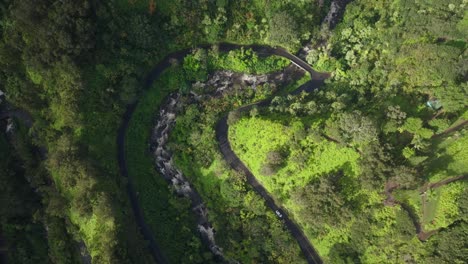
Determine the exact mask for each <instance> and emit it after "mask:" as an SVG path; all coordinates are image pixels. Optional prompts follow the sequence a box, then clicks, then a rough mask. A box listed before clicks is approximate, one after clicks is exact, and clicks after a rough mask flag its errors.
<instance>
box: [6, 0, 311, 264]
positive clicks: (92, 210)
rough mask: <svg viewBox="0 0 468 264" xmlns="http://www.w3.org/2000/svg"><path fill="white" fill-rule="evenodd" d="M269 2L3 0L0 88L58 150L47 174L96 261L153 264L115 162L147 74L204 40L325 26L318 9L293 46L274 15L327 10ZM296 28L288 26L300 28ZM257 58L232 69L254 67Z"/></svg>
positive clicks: (250, 39)
mask: <svg viewBox="0 0 468 264" xmlns="http://www.w3.org/2000/svg"><path fill="white" fill-rule="evenodd" d="M266 2H267V1H255V2H252V1H216V3H208V2H206V1H196V2H187V1H158V2H157V3H155V2H154V1H146V0H138V1H126V0H122V1H105V2H102V1H88V0H83V1H53V0H40V1H32V0H31V1H29V0H27V1H19V0H9V1H4V2H3V3H2V4H1V27H0V29H1V30H0V34H1V43H0V64H1V74H0V84H1V87H0V89H1V90H2V91H5V92H6V94H7V99H8V100H9V101H10V102H11V103H13V104H15V105H16V106H17V107H21V108H23V109H26V110H28V111H29V112H30V113H31V114H32V115H33V117H34V120H35V127H34V131H35V132H36V136H37V139H36V141H37V143H38V144H39V145H42V146H45V147H46V148H47V150H48V152H49V155H48V160H47V166H46V167H47V170H48V172H49V173H48V174H49V175H50V176H47V177H52V178H53V180H54V182H55V184H56V185H57V189H58V190H59V191H60V196H61V197H63V198H64V199H65V200H66V203H65V206H64V207H63V208H62V210H61V211H60V216H61V217H64V218H66V219H68V221H66V222H67V226H69V227H70V228H69V229H70V230H72V232H73V233H74V237H75V238H76V239H77V240H79V241H80V240H81V239H82V240H83V241H84V242H85V244H86V246H87V248H88V251H89V252H90V254H91V256H92V258H93V262H96V263H115V262H119V263H122V262H136V263H142V262H149V261H150V259H149V256H148V254H147V252H146V251H145V250H144V248H145V247H144V246H143V242H142V241H141V240H140V238H139V233H138V231H137V228H136V226H135V224H134V221H133V219H132V217H130V216H131V215H132V214H131V210H130V207H129V205H128V202H127V198H126V195H125V191H124V190H125V182H124V181H122V180H121V179H120V178H119V175H118V170H117V168H118V166H117V163H116V159H115V157H116V144H115V138H116V131H117V128H118V126H119V122H120V116H121V114H122V113H123V110H124V107H125V104H126V103H129V102H132V101H134V100H135V98H136V97H137V95H138V94H139V93H140V90H141V87H142V85H141V82H140V80H142V79H143V76H144V75H145V74H146V73H147V72H148V71H149V69H151V67H152V66H153V65H154V64H156V62H158V61H159V59H161V58H162V57H164V56H165V55H166V54H168V53H170V52H171V51H174V50H177V49H180V48H186V47H191V46H193V45H195V44H197V43H206V42H216V41H221V40H227V41H232V42H238V43H254V42H255V43H270V42H271V43H275V44H276V43H277V44H284V45H285V46H289V47H290V48H292V47H298V44H299V40H305V39H307V36H310V34H311V33H312V31H313V30H315V28H314V27H313V25H314V23H315V22H317V21H319V16H318V15H317V16H313V15H310V16H308V19H307V23H304V24H301V25H300V26H297V28H300V33H301V34H299V35H297V36H295V37H296V39H295V40H294V44H293V45H288V43H279V42H278V41H281V40H277V39H275V38H274V37H272V38H270V35H271V34H270V30H269V24H270V22H271V21H270V18H271V17H272V16H273V15H275V14H276V13H279V12H280V11H282V10H285V9H286V8H291V9H292V10H295V11H297V12H294V16H296V15H297V17H294V21H292V20H291V18H289V17H288V16H287V15H282V16H281V17H278V19H279V20H280V19H287V20H288V21H289V22H292V23H293V24H296V25H299V23H298V19H299V18H300V17H299V14H300V13H304V12H305V11H306V10H309V11H311V14H318V8H317V6H316V5H310V2H309V1H306V2H301V3H297V4H296V3H293V4H292V5H291V6H288V5H287V4H286V3H282V4H276V3H275V4H268V8H267V9H265V8H263V7H264V6H265V3H266ZM151 3H153V4H155V6H154V5H153V4H151ZM304 7H306V8H304ZM250 10H255V12H254V13H252V12H251V11H250ZM246 17H247V18H248V19H247V20H248V21H247V20H246ZM285 17H286V18H285ZM279 20H278V21H279ZM301 20H302V19H301ZM262 21H263V22H262ZM289 26H291V27H296V26H295V25H289ZM289 26H287V27H282V30H283V29H284V30H291V28H290V27H289ZM254 36H255V37H254ZM260 36H261V37H260ZM254 39H255V41H254ZM239 56H247V57H249V56H250V55H249V54H248V53H246V54H243V53H242V54H240V55H239ZM249 58H250V57H249ZM254 60H255V58H250V60H248V61H247V65H245V64H239V65H229V66H230V67H234V68H237V69H242V70H248V69H249V67H250V66H249V64H251V63H254V62H253V61H254ZM267 61H268V60H267ZM226 63H229V64H231V62H228V61H226ZM283 64H284V63H280V64H279V66H280V67H282V65H283ZM259 67H260V68H259V69H252V71H257V70H258V71H262V67H263V68H265V67H267V68H268V67H270V66H268V62H267V64H265V65H263V66H261V65H259ZM193 77H195V78H196V77H197V76H193ZM169 208H170V207H169ZM167 210H169V211H171V209H167ZM72 227H73V228H72Z"/></svg>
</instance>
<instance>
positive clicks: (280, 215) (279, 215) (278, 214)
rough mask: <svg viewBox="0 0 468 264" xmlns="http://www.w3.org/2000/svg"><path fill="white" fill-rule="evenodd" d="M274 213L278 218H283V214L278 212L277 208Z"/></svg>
mask: <svg viewBox="0 0 468 264" xmlns="http://www.w3.org/2000/svg"><path fill="white" fill-rule="evenodd" d="M275 213H276V215H277V216H278V217H279V218H283V215H282V214H281V213H280V211H279V210H276V211H275Z"/></svg>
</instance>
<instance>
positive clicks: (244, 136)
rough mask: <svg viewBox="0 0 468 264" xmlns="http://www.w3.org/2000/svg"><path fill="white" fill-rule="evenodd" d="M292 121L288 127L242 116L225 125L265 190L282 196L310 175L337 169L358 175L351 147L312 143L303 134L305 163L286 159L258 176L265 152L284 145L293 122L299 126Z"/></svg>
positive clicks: (242, 158) (303, 183)
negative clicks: (270, 173)
mask: <svg viewBox="0 0 468 264" xmlns="http://www.w3.org/2000/svg"><path fill="white" fill-rule="evenodd" d="M295 122H296V124H293V126H291V127H289V126H284V125H282V124H280V123H276V122H273V121H270V120H267V119H261V118H243V119H241V120H240V121H239V122H237V123H236V124H234V125H232V126H230V128H229V140H230V141H231V144H232V147H233V149H234V151H235V152H236V153H237V155H239V157H240V159H241V160H243V161H244V162H245V163H246V165H247V166H248V167H249V168H250V169H251V170H252V172H253V173H254V174H255V175H256V176H257V177H258V179H259V180H260V181H261V182H262V184H263V185H265V187H266V188H267V190H269V191H270V192H272V193H275V194H277V195H280V196H282V197H285V196H287V194H288V193H289V192H290V191H291V190H292V189H294V188H295V187H298V186H305V185H306V184H307V183H308V182H309V181H310V180H312V179H313V178H315V177H319V176H320V175H322V174H326V173H329V172H332V171H336V170H338V169H341V168H346V170H345V173H348V174H350V175H357V174H358V172H359V168H358V164H357V160H358V158H359V154H358V153H357V152H356V151H355V150H353V149H351V148H347V147H341V146H338V145H337V144H336V143H334V142H328V141H320V142H315V141H314V140H313V139H312V137H310V136H307V137H306V138H305V139H303V140H301V142H300V145H301V146H302V147H303V150H305V151H310V153H311V154H310V155H309V157H308V159H307V160H306V162H305V166H303V167H299V166H298V165H297V164H296V163H294V162H293V161H291V160H290V159H288V160H287V161H286V165H285V166H284V167H283V168H281V169H280V170H279V171H278V172H277V173H276V174H275V175H273V176H264V175H262V174H261V173H260V172H261V169H262V165H263V164H264V163H265V159H266V156H267V153H268V152H270V151H275V150H278V149H284V148H288V146H289V140H290V138H291V137H292V135H293V133H294V125H297V126H299V127H301V126H303V125H302V123H301V122H300V121H295ZM294 151H295V150H291V153H290V155H291V156H292V155H294V154H295V153H294ZM345 165H347V166H345Z"/></svg>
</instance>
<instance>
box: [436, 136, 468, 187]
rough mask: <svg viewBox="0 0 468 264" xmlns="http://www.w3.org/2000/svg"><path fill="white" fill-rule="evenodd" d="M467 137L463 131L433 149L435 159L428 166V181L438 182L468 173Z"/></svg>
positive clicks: (445, 139)
mask: <svg viewBox="0 0 468 264" xmlns="http://www.w3.org/2000/svg"><path fill="white" fill-rule="evenodd" d="M466 146H468V135H467V133H466V131H465V130H461V131H460V132H458V133H454V134H452V135H449V136H448V137H446V138H444V140H443V141H442V142H440V143H439V144H438V146H437V148H436V149H435V151H436V153H435V156H436V157H437V158H435V159H434V160H433V161H432V162H431V164H430V165H429V166H430V167H431V168H430V170H429V181H430V182H438V181H440V180H444V179H446V178H449V177H455V176H460V175H464V174H467V173H468V162H467V161H468V148H467V147H466Z"/></svg>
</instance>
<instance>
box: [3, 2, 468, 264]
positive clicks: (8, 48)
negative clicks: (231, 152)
mask: <svg viewBox="0 0 468 264" xmlns="http://www.w3.org/2000/svg"><path fill="white" fill-rule="evenodd" d="M330 2H331V1H320V0H301V1H298V0H281V1H280V0H275V1H273V0H236V1H232V0H231V1H230V0H217V1H207V0H194V1H184V0H159V1H154V0H110V1H95V0H79V1H72V0H61V1H56V0H5V1H2V3H0V90H2V91H4V92H6V95H7V97H6V99H7V100H8V102H9V103H10V104H12V105H14V106H15V107H19V108H21V109H24V110H27V111H28V112H29V113H30V114H31V116H32V117H33V119H34V125H33V127H32V128H31V129H30V130H28V129H27V128H26V127H24V126H20V129H19V130H18V132H17V133H15V134H14V136H13V137H6V136H4V134H3V131H2V134H1V136H0V181H1V184H0V236H2V237H4V238H5V240H6V241H7V245H8V251H7V252H8V257H9V259H10V260H11V262H12V263H41V262H53V263H74V262H77V261H78V260H79V258H80V256H79V252H78V251H79V247H80V245H84V246H85V248H86V251H87V252H88V253H89V254H90V256H91V257H92V261H93V263H152V262H153V260H152V258H151V257H150V255H149V253H148V252H147V250H146V245H145V243H146V242H144V241H143V240H142V238H141V235H140V232H139V229H138V227H137V226H136V224H135V220H134V216H133V213H132V210H131V208H130V205H129V202H128V198H127V195H126V181H125V180H124V179H122V178H121V177H120V175H119V171H118V164H117V159H116V157H117V146H116V137H117V130H118V127H119V125H120V122H121V116H122V114H123V113H124V110H125V106H126V105H127V104H129V103H132V102H135V100H137V98H141V101H140V103H139V105H138V108H137V109H136V112H135V114H134V116H133V118H132V120H131V123H130V126H129V130H128V135H127V153H126V154H127V159H128V161H127V162H128V165H129V173H130V176H131V177H132V178H133V179H135V182H136V188H137V191H138V193H139V199H140V203H141V205H142V207H143V209H144V214H145V218H146V220H147V221H148V223H149V224H150V226H151V228H152V229H153V232H154V233H155V237H156V238H157V239H158V243H159V244H160V246H161V248H162V249H163V251H164V254H165V255H166V256H167V257H168V259H169V260H170V261H171V262H173V263H200V262H201V263H207V262H209V261H211V260H212V258H211V255H210V254H209V253H207V252H208V251H207V250H206V249H205V248H204V247H203V246H202V244H201V242H200V239H199V237H198V235H197V233H196V230H195V225H194V219H193V215H192V214H191V212H190V211H189V210H188V208H189V202H188V201H187V200H185V199H181V198H178V197H176V196H175V195H174V193H173V191H172V190H171V189H170V188H169V187H168V185H167V183H165V182H164V181H163V180H162V178H161V177H160V176H159V175H157V173H156V172H155V171H154V165H153V163H152V160H151V157H150V156H149V153H148V145H147V144H148V136H149V133H150V128H151V125H152V123H153V121H154V116H155V113H156V112H157V109H158V107H159V104H160V103H161V102H162V100H163V99H164V97H165V96H166V95H167V94H168V93H169V92H171V91H180V92H182V93H183V94H186V93H187V92H188V91H189V90H190V89H192V84H193V83H195V82H197V81H205V80H206V78H207V76H208V73H211V72H213V71H215V70H219V69H229V70H233V71H237V72H245V73H252V74H258V73H266V72H270V71H276V70H279V69H282V68H284V67H285V66H287V64H288V63H289V62H287V61H285V60H283V59H278V58H276V57H268V58H263V57H262V56H258V55H257V54H255V53H253V52H252V51H250V50H246V49H242V50H237V51H232V52H230V53H219V52H218V51H217V49H216V46H214V47H213V48H211V49H207V50H203V49H196V50H194V52H193V53H191V54H190V55H188V56H186V57H185V59H184V61H183V62H179V64H177V63H175V64H174V65H173V66H172V67H170V68H169V69H167V70H166V71H165V72H164V73H163V74H162V76H161V77H160V78H159V79H158V80H157V81H156V82H155V84H154V86H153V87H151V88H150V89H149V91H147V92H144V91H142V88H143V87H144V81H143V80H144V77H145V76H146V74H147V73H149V72H150V70H151V69H152V67H153V66H154V65H156V64H157V63H158V62H159V61H161V59H162V58H164V57H165V56H166V55H167V54H170V53H171V52H174V51H177V50H179V49H185V48H192V47H195V46H196V45H198V44H201V43H217V42H222V41H226V42H232V43H239V44H266V45H271V46H281V47H285V48H287V49H288V50H290V51H291V52H292V53H295V52H297V51H298V50H299V49H300V48H301V47H302V46H303V45H304V44H306V43H309V42H310V43H311V46H312V47H313V49H312V51H311V52H310V53H309V54H308V55H307V58H306V60H307V62H308V63H310V64H311V65H313V67H314V68H316V69H317V70H321V71H330V72H332V73H333V75H332V78H331V79H330V80H329V81H327V84H326V86H325V87H324V88H323V89H321V91H319V92H315V93H312V94H302V95H298V96H287V95H286V94H287V92H289V91H291V90H292V89H294V88H295V87H297V85H298V84H299V83H301V82H304V81H305V80H307V78H308V77H304V78H303V79H302V80H297V83H295V84H291V85H289V86H288V87H281V89H279V90H276V91H274V90H272V89H270V88H271V87H259V88H258V89H257V90H256V91H254V92H252V90H249V89H247V90H241V91H236V92H235V93H232V94H228V95H225V96H224V97H222V98H209V99H207V100H206V101H204V102H200V103H198V104H192V105H184V108H183V111H182V112H181V114H180V116H179V117H178V120H177V125H176V127H175V130H174V132H173V134H172V136H171V141H172V148H173V150H175V152H174V154H175V158H176V162H177V165H178V166H179V168H180V169H181V170H183V171H184V173H185V174H186V176H187V177H188V178H189V180H190V181H191V182H192V183H193V184H194V186H195V187H196V188H197V190H198V191H199V192H200V193H201V195H202V197H203V199H204V201H206V205H207V208H208V209H209V212H210V213H209V217H210V221H211V222H212V223H213V224H214V225H215V229H216V230H217V234H216V238H217V240H218V242H219V244H220V245H222V247H223V248H224V252H225V254H226V256H227V257H228V258H230V259H236V260H239V261H241V262H242V263H251V262H262V263H264V262H272V263H299V262H303V260H302V259H301V257H300V254H299V248H298V247H297V244H296V242H295V241H293V240H292V238H291V236H290V235H289V234H288V233H287V232H286V231H284V230H283V227H282V224H281V222H279V221H278V220H277V218H276V217H275V216H274V215H273V213H272V212H270V211H269V210H267V209H266V207H265V206H264V203H263V202H262V201H261V199H260V197H259V196H257V195H256V194H255V193H254V192H253V191H252V190H251V188H250V187H249V186H248V185H247V184H246V183H245V179H244V176H243V175H238V174H237V173H235V172H234V171H231V170H229V169H228V168H227V165H226V164H225V162H224V161H223V159H222V157H221V156H220V154H219V152H218V151H217V149H218V146H217V144H216V142H215V139H214V124H215V123H216V121H217V120H218V118H219V117H220V116H221V115H222V114H225V113H227V112H228V111H231V110H232V109H235V108H237V107H239V106H241V105H245V104H248V103H251V102H254V101H257V100H260V99H264V98H267V97H271V96H272V95H273V94H274V93H277V95H278V97H276V98H274V100H273V102H272V105H271V106H270V107H268V108H264V109H255V110H252V111H251V112H250V113H248V114H244V115H240V114H239V113H238V112H231V114H230V122H229V123H230V125H231V126H230V139H231V140H232V143H233V147H234V148H235V151H236V152H237V154H238V155H239V156H240V157H241V159H242V160H243V161H244V162H245V163H246V164H247V165H248V166H249V167H250V168H251V170H252V172H254V173H255V175H256V176H257V177H258V179H259V180H260V181H261V182H262V183H263V184H264V185H265V187H266V188H267V189H268V191H269V192H271V193H272V194H273V195H274V196H275V198H276V199H277V200H278V201H279V202H281V203H282V205H283V206H284V207H285V208H287V210H289V212H290V213H291V215H292V216H293V217H294V219H295V220H296V221H297V222H298V223H299V224H300V225H301V226H302V227H303V229H304V231H305V233H306V235H307V236H308V237H309V238H310V241H312V242H313V244H314V246H315V247H317V249H318V250H319V252H320V253H321V255H322V257H323V258H324V260H325V261H328V262H331V263H403V262H418V263H464V262H466V259H468V253H467V251H466V248H467V245H466V241H468V238H467V231H466V230H467V228H468V227H467V213H468V209H467V199H466V197H467V196H468V195H467V193H466V192H467V191H466V190H467V186H466V185H467V182H466V178H465V179H460V180H458V181H455V182H450V183H448V184H443V185H441V186H436V185H431V184H437V183H440V182H441V181H444V180H448V179H451V178H454V177H459V176H463V175H467V174H468V166H467V164H468V154H467V150H466V147H465V146H466V143H467V140H468V139H467V135H466V128H465V127H464V126H458V125H459V124H462V123H464V122H466V120H467V119H468V114H467V113H468V112H467V102H466V98H467V93H468V84H467V83H468V82H467V81H468V80H467V76H468V73H467V71H468V68H467V65H468V61H467V57H468V54H467V46H468V45H467V42H466V41H467V39H468V35H467V32H468V12H467V11H466V10H467V7H468V3H467V2H466V1H465V0H452V1H450V2H447V1H442V0H432V1H429V0H424V1H404V0H379V1H375V0H354V1H352V3H351V4H349V5H348V6H347V8H346V12H345V15H344V19H343V21H342V22H341V23H339V24H338V26H337V27H336V28H334V29H327V28H326V27H320V22H321V21H322V19H323V18H324V17H325V15H326V12H327V11H328V9H329V6H330ZM197 92H198V91H197ZM4 107H5V105H0V109H3V108H4ZM2 122H3V121H2ZM279 131H281V133H279ZM37 146H41V147H44V148H45V149H46V150H47V155H46V157H47V159H45V160H42V159H41V157H40V155H39V154H38V151H37V148H36V147H37ZM431 186H434V188H432V187H431ZM386 191H387V193H386ZM389 193H390V194H389ZM389 195H390V196H392V195H393V196H394V201H391V199H389ZM384 201H385V202H384ZM403 206H406V207H407V208H409V209H405V208H403ZM408 212H410V213H408ZM412 215H414V216H412ZM411 217H415V218H416V220H417V221H418V222H419V223H421V226H422V229H423V230H422V231H423V232H421V233H420V234H419V236H417V234H416V230H415V227H414V225H413V223H412V221H411ZM363 227H365V228H363ZM431 231H434V232H433V233H430V232H431ZM429 234H430V235H429ZM418 238H421V239H425V240H427V242H425V243H422V242H420V241H419V240H418Z"/></svg>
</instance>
